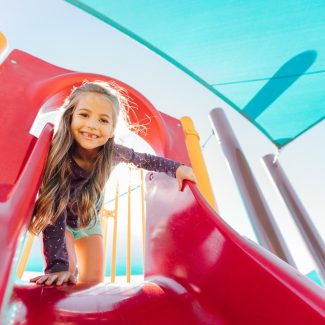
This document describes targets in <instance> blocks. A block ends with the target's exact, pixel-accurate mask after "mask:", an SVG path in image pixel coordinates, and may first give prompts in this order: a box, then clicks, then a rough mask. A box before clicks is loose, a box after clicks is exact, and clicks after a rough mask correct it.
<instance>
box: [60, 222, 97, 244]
mask: <svg viewBox="0 0 325 325" xmlns="http://www.w3.org/2000/svg"><path fill="white" fill-rule="evenodd" d="M66 227H67V230H69V231H70V232H71V233H72V235H73V238H74V240H77V239H80V238H83V237H88V236H90V235H101V236H103V233H102V225H101V224H100V219H99V217H96V222H95V224H93V223H91V224H90V225H89V226H88V227H86V228H72V227H70V226H68V225H67V226H66Z"/></svg>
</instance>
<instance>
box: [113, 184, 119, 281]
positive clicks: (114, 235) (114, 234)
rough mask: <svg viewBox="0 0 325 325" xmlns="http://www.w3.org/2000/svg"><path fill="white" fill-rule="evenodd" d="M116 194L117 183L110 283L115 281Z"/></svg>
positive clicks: (116, 199) (116, 201)
mask: <svg viewBox="0 0 325 325" xmlns="http://www.w3.org/2000/svg"><path fill="white" fill-rule="evenodd" d="M118 196H119V184H118V183H117V185H116V193H115V210H114V227H113V243H112V264H111V282H112V283H114V282H115V275H116V242H117V216H118Z"/></svg>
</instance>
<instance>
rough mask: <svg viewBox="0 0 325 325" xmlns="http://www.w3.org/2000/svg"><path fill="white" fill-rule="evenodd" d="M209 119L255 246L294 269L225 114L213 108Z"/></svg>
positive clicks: (285, 246)
mask: <svg viewBox="0 0 325 325" xmlns="http://www.w3.org/2000/svg"><path fill="white" fill-rule="evenodd" d="M210 119H211V122H212V125H213V129H214V132H215V134H216V135H218V137H219V140H220V144H221V147H222V150H223V152H224V155H225V157H226V159H227V161H228V163H229V166H230V168H231V171H232V174H233V176H234V178H235V181H236V183H237V186H238V188H239V191H240V193H241V197H242V199H243V203H244V206H245V208H246V210H247V213H248V216H249V218H250V220H251V223H252V225H253V228H254V230H255V234H256V237H257V240H258V242H259V243H260V244H261V245H262V246H263V247H265V248H266V249H268V250H269V251H271V252H272V253H274V254H275V255H277V256H278V257H280V258H281V259H283V260H284V261H286V262H287V263H289V264H291V265H292V266H294V267H296V266H295V263H294V260H293V258H292V256H291V254H290V252H289V249H288V248H287V245H286V243H285V241H284V239H283V237H282V235H281V233H280V231H279V229H278V227H277V225H276V222H275V220H274V218H273V216H272V213H271V211H270V209H269V207H268V205H267V203H266V201H265V199H264V197H263V194H262V192H261V190H260V188H259V186H258V184H257V182H256V180H255V178H254V175H253V174H252V172H251V170H250V167H249V165H248V163H247V160H246V158H245V156H244V154H243V152H242V149H241V147H240V144H239V143H238V141H237V139H236V136H235V134H234V132H233V130H232V128H231V126H230V124H229V122H228V120H227V117H226V115H225V113H224V112H223V110H222V109H220V108H215V109H213V110H212V111H211V112H210Z"/></svg>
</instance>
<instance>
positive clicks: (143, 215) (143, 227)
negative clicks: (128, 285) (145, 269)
mask: <svg viewBox="0 0 325 325" xmlns="http://www.w3.org/2000/svg"><path fill="white" fill-rule="evenodd" d="M140 176H141V214H142V261H143V262H142V264H143V265H144V255H145V254H144V253H145V239H146V215H145V213H146V212H145V205H144V177H143V170H142V169H140Z"/></svg>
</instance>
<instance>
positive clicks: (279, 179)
mask: <svg viewBox="0 0 325 325" xmlns="http://www.w3.org/2000/svg"><path fill="white" fill-rule="evenodd" d="M262 161H263V162H264V166H265V167H266V169H267V171H268V174H269V176H270V178H271V180H272V181H273V184H274V185H275V186H276V187H277V189H278V191H279V193H280V194H281V197H282V199H283V201H284V203H285V204H286V205H287V207H288V209H289V211H290V213H291V215H292V217H293V220H294V221H295V223H296V225H297V227H298V229H299V231H300V233H301V235H302V237H303V238H304V240H305V242H306V245H307V247H308V249H309V251H310V253H311V255H312V256H313V259H314V261H315V263H316V267H317V269H318V272H319V275H320V277H321V278H322V280H323V283H325V245H324V242H323V240H322V238H321V236H320V234H319V233H318V231H317V229H316V227H315V226H314V224H313V222H312V221H311V219H310V216H309V215H308V212H307V211H306V209H305V208H304V206H303V204H302V202H301V201H300V199H299V197H298V195H297V193H296V191H295V190H294V188H293V186H292V185H291V182H290V181H289V179H288V177H287V176H286V174H285V172H284V170H283V168H282V167H281V165H280V164H279V162H278V161H275V156H274V155H272V154H270V155H266V156H264V157H263V159H262Z"/></svg>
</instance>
